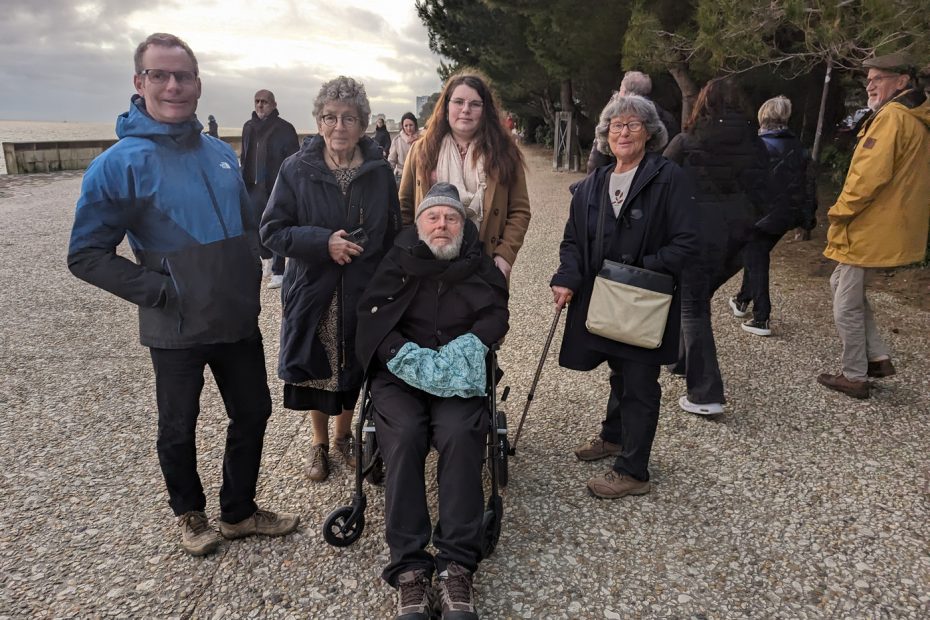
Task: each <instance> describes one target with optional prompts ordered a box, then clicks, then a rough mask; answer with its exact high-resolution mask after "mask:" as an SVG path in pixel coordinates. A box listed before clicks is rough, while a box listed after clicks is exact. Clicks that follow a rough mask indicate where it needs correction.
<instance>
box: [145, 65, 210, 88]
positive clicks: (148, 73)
mask: <svg viewBox="0 0 930 620" xmlns="http://www.w3.org/2000/svg"><path fill="white" fill-rule="evenodd" d="M139 75H144V76H145V77H147V78H148V79H149V81H150V82H152V84H167V83H168V80H170V79H171V76H172V75H173V76H174V81H175V82H177V83H178V84H180V85H181V86H187V85H188V84H193V83H194V80H196V79H197V74H196V73H194V72H193V71H166V70H165V69H143V70H142V71H140V72H139Z"/></svg>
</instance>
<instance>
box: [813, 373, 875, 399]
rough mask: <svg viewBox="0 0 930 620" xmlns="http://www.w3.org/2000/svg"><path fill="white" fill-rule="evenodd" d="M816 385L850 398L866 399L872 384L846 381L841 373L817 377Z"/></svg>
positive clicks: (824, 374)
mask: <svg viewBox="0 0 930 620" xmlns="http://www.w3.org/2000/svg"><path fill="white" fill-rule="evenodd" d="M817 383H819V384H820V385H822V386H824V387H828V388H830V389H831V390H836V391H837V392H842V393H843V394H846V396H852V397H853V398H859V399H864V398H868V397H869V388H871V387H872V384H871V383H869V382H868V381H852V380H850V379H847V378H846V375H844V374H843V373H840V374H838V375H831V374H829V373H823V374H822V375H820V376H818V377H817Z"/></svg>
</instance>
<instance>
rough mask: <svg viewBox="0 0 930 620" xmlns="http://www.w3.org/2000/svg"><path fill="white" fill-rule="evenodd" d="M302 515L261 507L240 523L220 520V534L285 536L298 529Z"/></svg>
mask: <svg viewBox="0 0 930 620" xmlns="http://www.w3.org/2000/svg"><path fill="white" fill-rule="evenodd" d="M298 523H300V515H293V514H288V513H286V512H282V513H280V514H279V513H274V512H271V511H270V510H262V509H261V508H259V509H258V510H256V511H255V514H253V515H252V516H251V517H248V518H246V519H243V520H242V521H240V522H239V523H226V522H225V521H222V520H221V521H219V526H220V534H222V535H223V537H225V538H244V537H246V536H254V535H255V534H261V535H262V536H284V535H286V534H290V533H291V532H293V531H294V530H296V529H297V524H298Z"/></svg>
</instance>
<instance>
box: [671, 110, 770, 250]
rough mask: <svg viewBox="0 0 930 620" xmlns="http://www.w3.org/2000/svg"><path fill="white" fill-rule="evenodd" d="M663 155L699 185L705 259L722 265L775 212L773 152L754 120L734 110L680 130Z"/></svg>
mask: <svg viewBox="0 0 930 620" xmlns="http://www.w3.org/2000/svg"><path fill="white" fill-rule="evenodd" d="M663 154H664V155H665V157H667V158H668V159H670V160H672V161H674V162H675V163H677V164H679V165H680V166H681V167H682V169H684V170H685V172H686V173H687V174H688V175H689V176H690V178H691V180H692V182H693V183H694V185H695V186H696V188H697V195H696V197H697V203H698V210H699V219H700V222H699V230H700V235H701V244H702V258H703V259H704V262H705V264H708V265H711V266H713V265H717V264H719V263H720V261H722V260H724V257H725V256H730V255H733V254H734V252H738V249H737V248H740V247H742V246H743V245H745V243H746V241H748V240H749V238H750V237H751V236H752V230H753V226H754V225H755V223H756V222H758V221H759V220H760V219H761V218H762V217H763V216H764V215H765V214H766V213H768V212H769V208H770V199H771V197H772V194H773V189H772V185H771V179H770V176H769V155H768V151H767V150H766V148H765V145H764V144H763V143H762V140H761V139H759V136H758V134H757V132H756V129H755V126H754V125H753V123H752V122H751V121H750V120H749V119H748V118H747V117H746V116H744V115H742V114H740V113H739V112H735V111H734V112H727V113H724V114H723V115H722V116H720V117H719V118H714V119H709V120H708V121H706V122H705V123H702V124H701V125H700V126H699V127H696V128H694V129H693V130H691V131H687V132H685V133H680V134H678V135H677V136H675V138H674V139H673V140H672V141H671V142H670V143H669V145H668V146H667V147H666V148H665V152H664V153H663Z"/></svg>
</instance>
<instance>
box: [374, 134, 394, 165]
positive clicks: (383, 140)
mask: <svg viewBox="0 0 930 620" xmlns="http://www.w3.org/2000/svg"><path fill="white" fill-rule="evenodd" d="M372 138H373V139H374V141H375V142H377V143H378V146H380V147H381V150H382V151H384V158H385V159H387V156H388V155H390V154H391V134H390V132H389V131H388V130H387V127H376V128H375V135H374V136H372Z"/></svg>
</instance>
